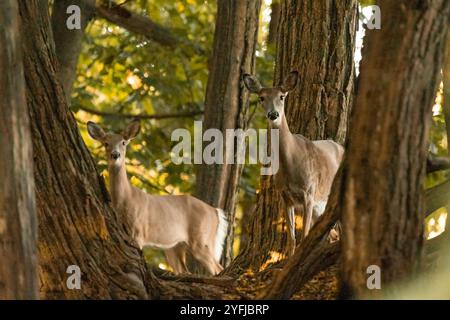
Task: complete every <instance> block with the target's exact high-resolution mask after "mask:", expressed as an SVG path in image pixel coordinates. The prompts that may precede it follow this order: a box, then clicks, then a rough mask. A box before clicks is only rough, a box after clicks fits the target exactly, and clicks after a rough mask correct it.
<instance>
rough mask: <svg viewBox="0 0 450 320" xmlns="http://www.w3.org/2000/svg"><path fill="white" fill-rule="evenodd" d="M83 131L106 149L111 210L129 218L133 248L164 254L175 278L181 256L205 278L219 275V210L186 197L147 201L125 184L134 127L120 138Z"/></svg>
mask: <svg viewBox="0 0 450 320" xmlns="http://www.w3.org/2000/svg"><path fill="white" fill-rule="evenodd" d="M87 128H88V132H89V135H90V136H91V137H92V138H93V139H95V140H98V141H100V142H101V143H102V144H103V145H104V147H105V149H106V155H107V158H108V172H109V184H110V192H111V198H112V204H113V206H114V208H115V209H116V210H118V211H120V212H123V213H124V214H126V215H127V216H128V217H129V218H130V221H131V225H132V234H133V237H134V239H135V240H136V242H137V244H138V245H139V247H140V248H141V249H142V248H143V247H146V246H150V247H156V248H159V249H162V250H164V251H165V255H166V259H167V263H168V264H169V265H170V266H171V267H172V269H173V270H174V272H175V273H177V274H178V273H183V272H188V269H187V267H186V250H189V251H190V252H191V253H192V255H193V256H194V257H195V258H196V259H197V260H198V261H200V262H201V263H202V264H203V265H204V266H205V267H206V269H207V270H208V271H209V272H210V273H211V274H213V275H216V274H218V273H219V272H220V271H222V269H223V268H222V266H221V265H220V263H219V260H220V257H221V254H222V250H223V243H224V240H225V236H226V232H227V228H228V222H227V220H226V218H225V214H224V212H223V211H222V210H221V209H217V208H213V207H211V206H210V205H208V204H206V203H204V202H203V201H201V200H199V199H197V198H195V197H192V196H189V195H167V196H156V195H150V194H147V193H145V192H143V191H142V190H140V189H138V188H136V187H134V186H132V185H131V184H130V182H129V180H128V178H127V172H126V169H125V152H126V147H127V145H128V144H129V143H130V140H131V139H133V138H135V137H136V135H137V134H138V133H139V131H140V124H139V121H136V120H135V121H133V122H131V123H130V124H129V125H128V126H127V127H126V128H125V130H124V131H123V132H122V133H121V134H117V133H112V132H108V133H105V132H104V131H103V129H102V128H101V127H100V126H99V125H97V124H96V123H94V122H91V121H89V122H88V124H87Z"/></svg>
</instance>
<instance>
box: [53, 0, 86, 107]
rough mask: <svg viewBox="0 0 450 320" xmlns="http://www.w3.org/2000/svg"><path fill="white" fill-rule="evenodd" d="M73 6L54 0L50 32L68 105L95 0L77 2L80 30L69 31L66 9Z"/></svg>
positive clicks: (67, 0)
mask: <svg viewBox="0 0 450 320" xmlns="http://www.w3.org/2000/svg"><path fill="white" fill-rule="evenodd" d="M72 4H74V1H72V0H55V3H54V5H53V12H52V31H53V38H54V40H55V47H56V57H57V58H58V62H59V67H58V77H59V80H60V82H61V84H62V86H63V89H64V92H65V94H66V98H67V101H68V102H69V104H70V94H71V92H72V86H73V82H74V81H75V76H76V69H77V62H78V56H79V55H80V52H81V42H82V40H83V35H84V29H85V28H86V26H87V25H88V23H89V20H90V19H91V18H92V16H93V15H94V9H93V6H94V5H95V0H83V1H79V2H78V3H77V5H78V6H79V7H80V11H81V17H80V20H81V29H74V30H69V29H68V28H67V27H66V21H67V18H68V17H69V14H67V13H66V11H67V8H68V7H69V6H70V5H72Z"/></svg>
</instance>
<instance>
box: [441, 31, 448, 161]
mask: <svg viewBox="0 0 450 320" xmlns="http://www.w3.org/2000/svg"><path fill="white" fill-rule="evenodd" d="M446 53H447V54H446V58H445V63H444V67H443V68H442V75H443V76H442V82H443V84H444V97H443V98H444V101H443V103H442V111H443V112H444V117H445V128H446V130H447V149H448V151H449V154H450V32H448V35H447V48H446Z"/></svg>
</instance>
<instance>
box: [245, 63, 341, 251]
mask: <svg viewBox="0 0 450 320" xmlns="http://www.w3.org/2000/svg"><path fill="white" fill-rule="evenodd" d="M243 80H244V84H245V86H246V87H247V89H248V90H249V91H250V92H251V93H255V94H257V95H258V96H259V100H260V102H261V104H262V105H263V107H264V110H265V112H266V115H267V118H268V120H269V124H270V127H271V128H273V129H279V134H280V141H279V146H280V151H279V152H280V166H279V170H278V172H277V173H276V175H275V176H274V182H275V186H276V189H277V190H279V191H280V192H281V195H282V198H283V200H284V203H285V205H286V208H287V210H286V211H287V217H286V220H287V227H288V232H289V235H288V252H289V254H291V255H292V254H293V252H294V250H295V245H296V240H295V209H296V208H299V207H303V233H302V238H305V237H306V236H307V235H308V232H309V230H310V229H311V226H312V224H313V223H314V222H315V221H316V220H317V218H318V217H319V216H320V215H322V213H323V212H324V210H325V207H326V203H327V201H328V195H329V193H330V189H331V184H332V183H333V179H334V176H335V175H336V172H337V170H338V168H339V165H340V163H341V161H342V157H343V154H344V148H343V147H342V146H341V145H339V144H337V143H336V142H334V141H332V140H317V141H311V140H309V139H307V138H306V137H304V136H302V135H300V134H292V133H291V131H290V130H289V127H288V124H287V121H286V116H285V113H284V104H285V101H286V96H287V94H288V92H290V91H292V90H293V89H294V88H295V86H296V85H297V80H298V72H297V71H293V72H291V73H289V75H288V76H287V77H286V78H285V80H284V81H283V84H282V85H281V86H279V87H271V88H266V87H262V85H261V83H260V82H259V80H258V79H257V78H256V77H254V76H252V75H249V74H245V75H244V76H243Z"/></svg>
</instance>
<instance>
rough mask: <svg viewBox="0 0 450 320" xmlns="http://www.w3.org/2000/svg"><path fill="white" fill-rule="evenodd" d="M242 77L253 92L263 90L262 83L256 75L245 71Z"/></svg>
mask: <svg viewBox="0 0 450 320" xmlns="http://www.w3.org/2000/svg"><path fill="white" fill-rule="evenodd" d="M242 79H243V80H244V84H245V87H246V88H247V89H248V91H250V92H251V93H259V92H260V91H261V89H262V85H261V83H260V82H259V80H258V79H257V78H256V77H255V76H252V75H250V74H248V73H245V74H244V75H243V76H242Z"/></svg>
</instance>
